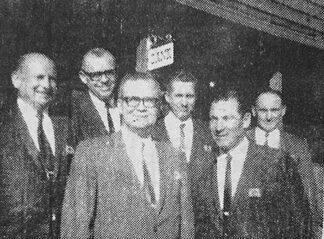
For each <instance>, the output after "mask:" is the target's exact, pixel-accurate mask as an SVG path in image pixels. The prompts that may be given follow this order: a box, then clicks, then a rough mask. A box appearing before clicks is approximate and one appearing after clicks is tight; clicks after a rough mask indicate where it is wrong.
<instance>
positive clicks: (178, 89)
mask: <svg viewBox="0 0 324 239" xmlns="http://www.w3.org/2000/svg"><path fill="white" fill-rule="evenodd" d="M171 91H172V93H191V94H194V93H195V84H194V83H193V82H190V81H189V82H183V81H177V80H175V81H173V82H172V84H171Z"/></svg>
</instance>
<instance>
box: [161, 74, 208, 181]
mask: <svg viewBox="0 0 324 239" xmlns="http://www.w3.org/2000/svg"><path fill="white" fill-rule="evenodd" d="M197 84H198V80H197V79H196V78H195V77H194V76H193V75H192V74H191V73H189V72H186V71H184V70H180V71H178V72H175V73H174V74H173V75H172V76H171V77H170V80H169V82H168V84H167V87H166V88H167V92H166V95H165V99H166V102H167V103H168V104H169V108H170V111H169V113H168V114H167V115H166V116H165V117H164V119H162V120H160V121H159V122H158V123H157V127H156V129H155V130H156V133H157V134H159V135H160V136H161V137H164V138H167V139H169V140H170V141H171V143H172V145H173V147H174V148H177V149H179V150H180V151H182V152H183V154H182V156H183V157H184V158H185V161H186V162H187V163H188V170H189V171H188V172H189V178H190V181H191V185H193V184H194V183H195V180H196V178H197V177H198V176H199V175H200V174H202V173H203V172H204V169H205V167H208V165H209V164H210V163H211V161H210V160H208V158H209V156H210V147H211V141H212V140H211V135H210V132H209V130H208V125H207V123H205V122H203V121H202V120H200V119H195V118H193V111H194V107H195V102H196V98H197V92H196V88H197Z"/></svg>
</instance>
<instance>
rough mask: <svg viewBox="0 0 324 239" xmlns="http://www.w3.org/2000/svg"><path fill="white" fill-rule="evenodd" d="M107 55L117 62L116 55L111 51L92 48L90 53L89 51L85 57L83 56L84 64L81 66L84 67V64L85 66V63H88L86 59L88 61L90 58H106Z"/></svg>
mask: <svg viewBox="0 0 324 239" xmlns="http://www.w3.org/2000/svg"><path fill="white" fill-rule="evenodd" d="M105 55H109V56H111V57H113V58H114V60H115V57H114V55H113V54H112V53H111V52H110V51H108V50H106V49H104V48H99V47H97V48H92V49H90V50H89V51H87V52H86V53H85V54H84V56H83V58H82V63H81V64H82V66H84V64H85V62H86V59H87V58H88V57H89V56H96V57H103V56H105Z"/></svg>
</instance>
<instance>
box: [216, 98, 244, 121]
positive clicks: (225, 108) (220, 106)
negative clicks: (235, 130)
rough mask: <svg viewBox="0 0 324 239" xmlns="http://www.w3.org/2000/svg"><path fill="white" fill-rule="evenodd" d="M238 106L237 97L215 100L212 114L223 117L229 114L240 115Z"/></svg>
mask: <svg viewBox="0 0 324 239" xmlns="http://www.w3.org/2000/svg"><path fill="white" fill-rule="evenodd" d="M238 106H239V105H238V102H237V100H236V99H229V100H220V101H217V102H213V103H212V105H211V107H210V116H215V117H222V116H228V115H239V114H240V113H239V111H238V109H239V107H238Z"/></svg>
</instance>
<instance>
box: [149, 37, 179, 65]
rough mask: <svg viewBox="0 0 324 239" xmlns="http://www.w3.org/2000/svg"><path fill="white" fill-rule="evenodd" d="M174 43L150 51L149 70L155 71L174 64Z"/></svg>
mask: <svg viewBox="0 0 324 239" xmlns="http://www.w3.org/2000/svg"><path fill="white" fill-rule="evenodd" d="M173 52H174V51H173V42H170V43H167V44H165V45H162V46H159V47H156V48H152V49H149V50H148V70H154V69H157V68H160V67H163V66H167V65H171V64H172V63H173V62H174V54H173Z"/></svg>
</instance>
